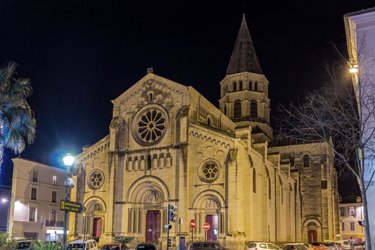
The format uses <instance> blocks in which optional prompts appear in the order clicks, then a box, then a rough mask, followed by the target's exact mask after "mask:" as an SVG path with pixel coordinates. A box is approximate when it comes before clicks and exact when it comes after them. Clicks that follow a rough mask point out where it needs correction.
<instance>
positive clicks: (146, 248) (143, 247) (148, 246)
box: [135, 243, 156, 250]
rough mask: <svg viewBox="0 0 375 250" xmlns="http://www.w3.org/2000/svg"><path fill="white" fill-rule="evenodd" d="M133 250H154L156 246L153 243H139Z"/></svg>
mask: <svg viewBox="0 0 375 250" xmlns="http://www.w3.org/2000/svg"><path fill="white" fill-rule="evenodd" d="M135 250H156V245H155V244H153V243H139V244H138V245H137V246H136V247H135Z"/></svg>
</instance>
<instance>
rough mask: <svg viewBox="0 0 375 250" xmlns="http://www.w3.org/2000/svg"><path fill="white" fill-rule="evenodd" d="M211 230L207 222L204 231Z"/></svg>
mask: <svg viewBox="0 0 375 250" xmlns="http://www.w3.org/2000/svg"><path fill="white" fill-rule="evenodd" d="M210 228H211V226H210V223H208V222H206V223H204V224H203V230H205V231H208V230H210Z"/></svg>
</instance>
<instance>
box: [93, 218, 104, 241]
mask: <svg viewBox="0 0 375 250" xmlns="http://www.w3.org/2000/svg"><path fill="white" fill-rule="evenodd" d="M102 224H103V223H102V218H94V223H93V235H94V237H95V238H99V237H100V236H101V235H102Z"/></svg>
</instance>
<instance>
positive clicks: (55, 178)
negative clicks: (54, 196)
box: [52, 175, 57, 186]
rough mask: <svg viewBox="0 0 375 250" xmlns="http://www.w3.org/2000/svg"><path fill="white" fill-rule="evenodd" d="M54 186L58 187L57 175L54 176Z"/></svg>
mask: <svg viewBox="0 0 375 250" xmlns="http://www.w3.org/2000/svg"><path fill="white" fill-rule="evenodd" d="M52 185H54V186H56V185H57V176H56V175H54V176H52Z"/></svg>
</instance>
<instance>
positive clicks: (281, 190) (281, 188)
mask: <svg viewBox="0 0 375 250" xmlns="http://www.w3.org/2000/svg"><path fill="white" fill-rule="evenodd" d="M280 200H281V205H282V204H283V203H284V192H283V185H280Z"/></svg>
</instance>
